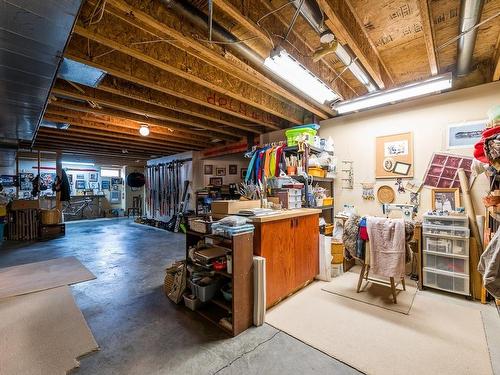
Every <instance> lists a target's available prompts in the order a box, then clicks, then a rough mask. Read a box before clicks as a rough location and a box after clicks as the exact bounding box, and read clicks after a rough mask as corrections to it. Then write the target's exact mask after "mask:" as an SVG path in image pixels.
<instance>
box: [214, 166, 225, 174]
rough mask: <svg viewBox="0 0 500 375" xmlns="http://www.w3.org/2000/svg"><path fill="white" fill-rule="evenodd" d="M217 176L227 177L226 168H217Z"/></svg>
mask: <svg viewBox="0 0 500 375" xmlns="http://www.w3.org/2000/svg"><path fill="white" fill-rule="evenodd" d="M215 175H216V176H225V175H226V168H225V167H224V168H215Z"/></svg>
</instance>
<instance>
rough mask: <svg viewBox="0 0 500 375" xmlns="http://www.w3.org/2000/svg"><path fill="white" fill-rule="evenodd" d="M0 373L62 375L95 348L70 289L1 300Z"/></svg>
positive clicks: (62, 288) (93, 340)
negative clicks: (78, 359)
mask: <svg viewBox="0 0 500 375" xmlns="http://www.w3.org/2000/svg"><path fill="white" fill-rule="evenodd" d="M0 337H1V339H0V374H2V375H31V374H51V375H64V374H66V373H67V372H68V371H70V370H71V369H73V368H75V367H78V366H79V362H78V361H77V358H79V357H81V356H82V355H84V354H87V353H89V352H92V351H94V350H97V349H98V345H97V343H96V341H95V339H94V336H93V335H92V332H91V331H90V329H89V327H88V325H87V322H86V321H85V319H84V317H83V315H82V312H81V311H80V310H79V309H78V307H77V306H76V304H75V300H74V299H73V295H72V294H71V291H70V289H69V287H67V286H63V287H59V288H53V289H49V290H44V291H41V292H37V293H30V294H26V295H22V296H16V297H11V298H4V299H2V300H0Z"/></svg>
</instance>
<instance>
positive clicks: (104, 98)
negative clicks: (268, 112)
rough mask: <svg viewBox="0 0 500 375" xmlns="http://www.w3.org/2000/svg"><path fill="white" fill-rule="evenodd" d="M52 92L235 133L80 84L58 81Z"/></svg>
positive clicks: (138, 113)
mask: <svg viewBox="0 0 500 375" xmlns="http://www.w3.org/2000/svg"><path fill="white" fill-rule="evenodd" d="M82 91H83V92H82ZM52 94H55V95H56V96H60V95H62V96H65V97H69V98H72V99H78V100H91V101H93V102H96V103H98V104H101V105H104V106H107V107H112V108H115V109H119V110H121V111H127V112H131V113H135V114H137V115H145V116H146V117H153V118H157V119H159V120H164V121H170V122H174V123H179V124H182V125H188V126H192V127H195V128H200V129H205V130H210V131H213V132H216V133H220V134H225V135H229V136H232V135H234V133H235V130H233V129H221V125H219V124H217V123H214V122H212V121H207V120H203V119H199V118H196V117H193V116H190V115H181V114H179V113H178V112H175V111H172V110H170V109H168V108H164V107H160V106H158V105H155V104H147V103H145V102H142V101H138V100H134V99H130V98H124V97H122V96H117V95H115V94H111V93H108V92H106V91H102V90H100V89H98V88H97V89H95V88H92V87H86V86H80V91H79V90H77V89H76V88H74V87H72V86H71V85H69V84H66V83H64V82H60V81H59V82H57V83H56V85H55V86H54V88H53V89H52ZM232 127H234V128H236V129H238V130H242V131H244V132H250V133H254V134H260V132H259V131H258V130H256V129H253V128H251V127H247V126H240V125H233V126H232ZM245 134H246V133H242V134H241V135H242V136H243V135H245Z"/></svg>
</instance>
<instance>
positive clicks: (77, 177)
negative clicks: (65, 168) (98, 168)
mask: <svg viewBox="0 0 500 375" xmlns="http://www.w3.org/2000/svg"><path fill="white" fill-rule="evenodd" d="M76 180H85V175H84V174H77V175H76Z"/></svg>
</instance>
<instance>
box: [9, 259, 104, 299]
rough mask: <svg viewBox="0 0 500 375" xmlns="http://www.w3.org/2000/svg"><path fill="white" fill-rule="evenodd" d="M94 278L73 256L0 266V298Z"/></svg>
mask: <svg viewBox="0 0 500 375" xmlns="http://www.w3.org/2000/svg"><path fill="white" fill-rule="evenodd" d="M95 278H96V277H95V276H94V274H93V273H92V272H90V271H89V270H88V269H87V268H85V266H84V265H83V264H82V263H80V261H79V260H78V259H76V258H75V257H65V258H57V259H51V260H47V261H44V262H36V263H28V264H22V265H20V266H14V267H7V268H0V299H1V298H6V297H12V296H18V295H22V294H26V293H32V292H37V291H40V290H45V289H50V288H55V287H58V286H63V285H71V284H75V283H79V282H82V281H88V280H92V279H95Z"/></svg>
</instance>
